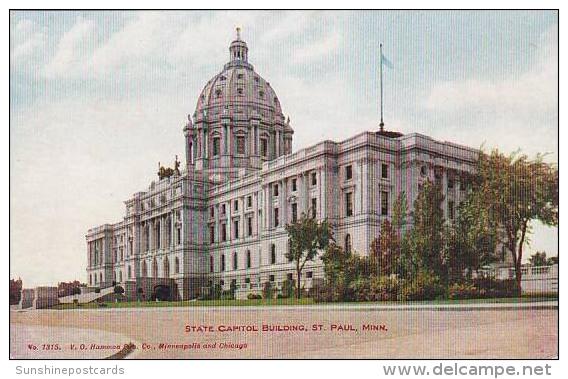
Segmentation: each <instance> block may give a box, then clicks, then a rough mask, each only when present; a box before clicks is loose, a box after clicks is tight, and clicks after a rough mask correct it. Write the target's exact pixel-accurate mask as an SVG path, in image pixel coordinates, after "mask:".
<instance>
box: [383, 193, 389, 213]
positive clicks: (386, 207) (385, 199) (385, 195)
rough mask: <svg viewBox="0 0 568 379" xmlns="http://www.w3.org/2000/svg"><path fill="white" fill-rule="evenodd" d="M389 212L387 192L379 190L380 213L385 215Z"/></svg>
mask: <svg viewBox="0 0 568 379" xmlns="http://www.w3.org/2000/svg"><path fill="white" fill-rule="evenodd" d="M388 214H389V193H388V192H386V191H381V215H383V216H387V215H388Z"/></svg>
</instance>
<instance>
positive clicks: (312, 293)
mask: <svg viewBox="0 0 568 379" xmlns="http://www.w3.org/2000/svg"><path fill="white" fill-rule="evenodd" d="M308 295H309V297H311V298H312V299H314V301H315V302H316V303H325V302H330V301H331V300H332V296H331V290H330V288H329V286H326V285H324V284H323V283H319V284H314V285H313V286H312V288H310V290H309V293H308Z"/></svg>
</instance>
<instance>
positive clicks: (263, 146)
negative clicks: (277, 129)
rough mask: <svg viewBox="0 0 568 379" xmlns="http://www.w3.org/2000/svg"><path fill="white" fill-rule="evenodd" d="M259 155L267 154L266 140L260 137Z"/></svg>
mask: <svg viewBox="0 0 568 379" xmlns="http://www.w3.org/2000/svg"><path fill="white" fill-rule="evenodd" d="M260 155H262V156H263V157H267V156H268V140H267V139H266V138H261V139H260Z"/></svg>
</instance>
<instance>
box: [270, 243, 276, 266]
mask: <svg viewBox="0 0 568 379" xmlns="http://www.w3.org/2000/svg"><path fill="white" fill-rule="evenodd" d="M275 263H276V245H274V244H272V245H270V264H271V265H273V264H275Z"/></svg>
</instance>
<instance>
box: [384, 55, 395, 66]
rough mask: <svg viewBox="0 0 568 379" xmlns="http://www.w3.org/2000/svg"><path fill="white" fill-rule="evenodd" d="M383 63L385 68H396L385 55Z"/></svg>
mask: <svg viewBox="0 0 568 379" xmlns="http://www.w3.org/2000/svg"><path fill="white" fill-rule="evenodd" d="M381 62H382V63H383V66H385V67H388V68H390V69H394V66H393V65H392V62H391V61H389V60H388V58H387V57H385V55H384V54H381Z"/></svg>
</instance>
